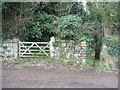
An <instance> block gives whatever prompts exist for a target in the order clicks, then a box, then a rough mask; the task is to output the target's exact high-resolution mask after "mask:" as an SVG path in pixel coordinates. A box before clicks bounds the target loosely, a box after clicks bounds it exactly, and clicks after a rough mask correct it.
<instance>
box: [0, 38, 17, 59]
mask: <svg viewBox="0 0 120 90" xmlns="http://www.w3.org/2000/svg"><path fill="white" fill-rule="evenodd" d="M18 42H19V39H17V38H14V39H12V40H6V41H3V42H2V43H1V44H0V60H1V61H2V60H12V59H15V58H18Z"/></svg>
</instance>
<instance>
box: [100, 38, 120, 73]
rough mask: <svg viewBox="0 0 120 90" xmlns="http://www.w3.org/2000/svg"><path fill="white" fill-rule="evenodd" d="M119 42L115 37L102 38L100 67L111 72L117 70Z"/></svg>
mask: <svg viewBox="0 0 120 90" xmlns="http://www.w3.org/2000/svg"><path fill="white" fill-rule="evenodd" d="M119 50H120V47H119V42H118V38H116V37H112V36H111V37H105V38H103V47H102V50H101V55H100V61H101V65H103V66H106V67H108V68H110V69H112V70H115V71H116V70H118V65H119V64H118V56H119Z"/></svg>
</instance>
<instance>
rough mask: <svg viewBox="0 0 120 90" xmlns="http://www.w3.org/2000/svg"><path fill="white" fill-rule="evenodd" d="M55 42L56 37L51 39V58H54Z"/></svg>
mask: <svg viewBox="0 0 120 90" xmlns="http://www.w3.org/2000/svg"><path fill="white" fill-rule="evenodd" d="M53 42H55V38H54V36H53V37H51V38H50V57H52V58H53V57H54V46H53Z"/></svg>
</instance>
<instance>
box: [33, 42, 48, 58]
mask: <svg viewBox="0 0 120 90" xmlns="http://www.w3.org/2000/svg"><path fill="white" fill-rule="evenodd" d="M34 44H35V45H36V46H37V47H38V48H39V49H40V50H41V51H42V52H44V54H46V55H47V56H49V55H48V54H47V53H46V52H45V51H44V49H42V48H41V47H40V46H38V45H37V43H34Z"/></svg>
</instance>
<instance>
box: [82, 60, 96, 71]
mask: <svg viewBox="0 0 120 90" xmlns="http://www.w3.org/2000/svg"><path fill="white" fill-rule="evenodd" d="M94 63H95V59H88V60H86V63H85V65H84V68H85V69H91V68H92V67H93V65H94Z"/></svg>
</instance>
